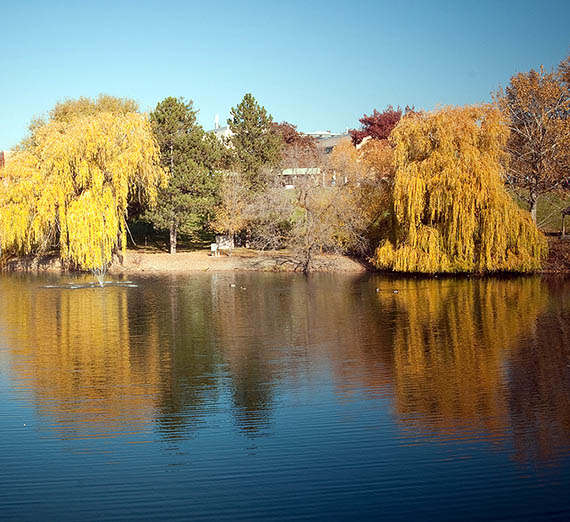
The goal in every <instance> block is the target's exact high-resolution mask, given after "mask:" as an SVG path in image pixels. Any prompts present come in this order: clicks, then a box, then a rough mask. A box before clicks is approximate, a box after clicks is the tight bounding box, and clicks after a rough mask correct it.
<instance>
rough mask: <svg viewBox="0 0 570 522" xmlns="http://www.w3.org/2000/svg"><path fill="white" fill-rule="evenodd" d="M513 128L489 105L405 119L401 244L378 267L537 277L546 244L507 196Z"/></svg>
mask: <svg viewBox="0 0 570 522" xmlns="http://www.w3.org/2000/svg"><path fill="white" fill-rule="evenodd" d="M508 134H509V131H508V129H507V127H506V126H505V125H504V124H503V121H502V115H501V113H500V111H499V110H497V109H495V108H493V107H490V106H481V107H458V108H445V109H442V110H439V111H436V112H432V113H423V114H418V115H414V116H411V117H409V118H404V119H403V120H402V121H401V122H400V124H399V125H398V126H397V127H396V128H395V129H394V130H393V131H392V135H391V138H390V139H391V141H392V142H393V144H394V145H395V152H394V162H395V166H396V177H395V182H394V210H395V215H396V219H397V235H396V240H395V242H392V241H385V242H384V243H383V244H381V245H380V247H379V248H378V250H377V252H376V255H375V262H376V264H377V266H378V267H379V268H383V269H392V270H395V271H399V272H426V273H434V272H496V271H516V272H531V271H534V270H537V269H539V268H540V266H541V263H542V260H543V259H544V256H545V254H546V250H547V247H546V241H545V238H544V236H543V235H542V234H541V233H540V232H539V231H538V230H537V228H536V226H535V225H534V223H533V222H532V220H531V218H530V214H528V213H527V212H526V211H524V210H522V209H520V208H519V207H518V206H517V205H516V203H515V202H514V201H513V200H512V199H511V197H510V196H509V195H508V193H507V192H506V191H505V187H504V182H503V170H502V165H503V155H504V146H505V144H506V142H507V139H508Z"/></svg>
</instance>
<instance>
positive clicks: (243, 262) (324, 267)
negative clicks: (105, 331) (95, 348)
mask: <svg viewBox="0 0 570 522" xmlns="http://www.w3.org/2000/svg"><path fill="white" fill-rule="evenodd" d="M548 243H549V247H550V248H549V255H548V259H547V260H546V263H545V265H544V268H543V270H542V273H546V274H552V273H570V238H566V239H560V238H559V237H554V236H551V237H549V238H548ZM5 269H7V270H18V271H20V270H24V271H49V272H60V271H61V263H60V261H59V258H58V257H57V256H55V255H52V256H43V257H31V256H28V257H22V258H18V259H12V260H9V261H8V262H7V263H6V266H5ZM368 269H370V267H367V266H365V265H364V264H363V263H359V262H357V261H355V260H353V259H351V258H349V257H346V256H338V255H322V256H318V257H317V258H316V260H315V265H314V270H315V271H317V272H364V271H366V270H368ZM232 270H241V271H247V270H250V271H251V270H256V271H262V272H292V271H299V270H300V267H299V266H298V264H297V263H295V262H294V261H293V259H292V257H291V255H289V254H288V253H287V252H286V251H279V252H260V251H255V250H247V249H241V248H240V249H236V250H234V252H233V254H232V255H231V256H226V255H222V256H220V257H212V256H211V255H210V252H209V251H207V250H199V251H193V252H179V253H177V254H175V255H170V254H167V253H163V252H148V251H137V250H129V251H127V253H126V255H125V257H124V259H123V264H122V265H121V264H120V263H119V262H118V261H115V262H114V263H113V265H112V266H111V268H110V269H109V272H110V273H112V274H138V273H147V274H152V273H182V272H192V271H202V272H206V271H211V272H218V271H232Z"/></svg>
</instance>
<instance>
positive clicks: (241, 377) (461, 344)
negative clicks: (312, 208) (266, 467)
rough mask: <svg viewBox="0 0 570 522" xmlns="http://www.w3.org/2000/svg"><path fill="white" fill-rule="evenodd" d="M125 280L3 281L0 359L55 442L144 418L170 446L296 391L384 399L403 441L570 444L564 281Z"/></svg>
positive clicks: (130, 429)
mask: <svg viewBox="0 0 570 522" xmlns="http://www.w3.org/2000/svg"><path fill="white" fill-rule="evenodd" d="M48 283H49V281H48ZM52 283H53V282H52ZM79 283H81V281H79ZM136 283H137V285H138V286H134V285H128V286H127V285H125V286H121V285H114V286H111V285H110V286H108V287H106V288H104V289H97V288H79V289H75V290H73V291H69V290H65V289H57V288H41V287H42V286H46V280H45V279H42V278H30V277H25V276H17V275H14V276H5V277H2V278H0V296H1V297H0V300H1V301H0V305H1V310H2V311H1V313H0V355H1V356H2V359H3V360H4V361H5V362H4V364H7V365H8V367H9V371H10V375H11V377H12V378H13V379H14V380H15V381H17V383H18V384H19V386H20V387H21V389H23V390H29V391H31V393H33V397H34V403H35V405H36V407H37V409H38V410H39V412H40V413H41V414H42V415H44V416H47V417H48V418H49V419H51V422H52V426H53V427H54V429H56V430H58V433H60V434H61V436H63V437H65V438H76V437H94V436H97V437H101V436H106V437H110V436H113V437H119V436H125V434H129V433H140V432H150V431H153V430H154V431H156V432H157V433H158V434H159V436H160V437H161V438H162V439H164V440H168V441H174V442H175V441H177V440H184V439H187V438H189V437H193V436H194V434H196V433H198V431H199V430H200V429H201V427H203V426H207V425H209V424H211V423H219V422H222V423H223V422H227V421H228V419H231V422H232V424H233V425H234V426H235V428H232V429H236V430H238V431H239V432H241V433H243V434H245V435H246V436H247V437H253V438H255V437H260V436H265V435H269V434H271V433H272V431H271V430H272V426H273V424H274V417H275V416H276V415H277V412H279V408H280V406H281V404H282V403H283V401H285V400H286V398H287V400H288V401H289V404H290V403H295V401H297V403H303V399H302V398H298V399H295V397H296V396H300V395H303V394H304V395H303V397H306V396H310V397H316V396H319V397H320V396H322V397H326V400H331V397H332V398H333V399H332V400H336V401H343V402H347V401H348V402H350V401H352V400H353V399H356V398H358V399H361V398H362V397H364V398H366V399H368V400H384V399H386V400H387V401H388V404H389V405H390V408H391V412H392V415H393V416H394V417H395V419H396V421H397V422H398V425H399V429H400V430H402V431H403V432H404V433H405V434H407V436H410V437H415V436H418V435H419V436H429V437H438V438H441V439H442V440H444V439H456V440H457V439H461V438H462V437H466V436H468V437H474V436H475V435H474V434H476V436H477V437H479V438H483V439H484V438H487V439H489V440H491V441H494V443H495V442H496V441H506V442H509V441H510V443H512V444H513V445H514V447H515V448H516V456H517V458H519V459H521V460H533V459H555V458H556V456H557V455H558V454H560V453H561V452H564V451H568V447H569V445H570V394H569V390H570V345H569V340H568V339H569V336H568V334H569V333H570V332H569V330H570V327H569V325H570V306H569V305H568V302H567V300H566V299H565V295H567V293H568V291H569V290H570V284H569V282H568V281H564V280H557V281H555V282H550V283H549V282H548V281H547V282H544V281H542V280H541V279H540V278H517V279H459V280H453V279H447V280H441V281H438V280H427V279H426V280H413V279H407V280H390V279H386V278H382V277H379V276H366V277H361V276H344V275H336V276H335V275H319V276H312V277H310V278H304V277H301V276H296V275H291V274H225V275H224V274H214V275H211V274H199V275H195V276H191V277H169V278H155V279H154V278H147V279H144V278H143V279H138V280H137V281H136ZM395 289H397V293H395V292H394V290H395ZM291 397H293V399H291ZM323 400H325V399H323ZM306 402H307V401H305V403H306ZM313 407H315V408H317V409H318V405H317V406H315V405H313ZM466 434H467V435H466Z"/></svg>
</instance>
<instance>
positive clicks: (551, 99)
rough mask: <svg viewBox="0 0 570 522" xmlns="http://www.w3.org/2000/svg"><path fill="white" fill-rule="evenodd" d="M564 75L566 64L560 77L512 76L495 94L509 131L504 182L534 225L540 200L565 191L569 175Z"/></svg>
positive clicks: (534, 73) (546, 74) (569, 127)
mask: <svg viewBox="0 0 570 522" xmlns="http://www.w3.org/2000/svg"><path fill="white" fill-rule="evenodd" d="M563 75H564V64H561V65H560V74H556V73H554V72H547V71H546V70H545V69H544V68H543V67H541V68H540V70H538V71H535V70H531V71H529V72H528V73H519V74H516V75H515V76H513V77H512V78H511V81H510V83H509V85H508V86H507V87H506V88H505V89H504V90H503V89H501V90H499V91H498V92H497V93H495V99H496V101H497V103H498V105H499V107H500V109H501V110H502V111H503V114H504V117H505V120H506V121H507V124H508V126H509V128H510V131H511V132H510V135H509V139H508V141H507V151H508V152H509V155H510V157H509V166H508V175H509V178H508V179H509V181H510V183H511V184H512V185H513V187H514V188H515V190H517V193H518V196H519V197H520V198H521V199H523V200H524V201H526V202H527V203H528V205H529V207H530V210H531V214H532V215H533V219H534V220H535V222H536V209H537V200H538V198H539V197H540V196H541V195H542V194H545V193H547V192H550V191H552V190H555V189H559V188H561V187H563V186H564V184H565V183H566V182H567V180H568V173H569V171H570V119H569V118H568V113H569V112H570V96H569V93H568V90H567V88H566V87H565V86H564V85H563ZM561 80H562V81H561Z"/></svg>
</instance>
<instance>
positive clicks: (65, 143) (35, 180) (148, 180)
mask: <svg viewBox="0 0 570 522" xmlns="http://www.w3.org/2000/svg"><path fill="white" fill-rule="evenodd" d="M82 107H83V106H82ZM165 181H166V174H165V172H164V171H163V170H162V169H161V168H160V166H159V152H158V148H157V145H156V142H155V140H154V137H153V134H152V130H151V127H150V123H149V121H148V119H147V118H146V116H144V115H142V114H138V113H136V112H128V111H114V112H111V111H109V110H104V111H103V112H97V111H95V112H91V113H88V114H86V113H85V111H84V110H83V108H82V110H80V111H77V112H76V114H75V115H74V116H73V115H72V114H70V112H69V111H68V112H66V114H65V118H56V117H54V115H52V118H51V120H50V121H49V122H48V123H43V124H40V125H37V126H35V127H34V128H33V134H32V137H31V138H30V139H28V140H26V141H25V142H24V144H23V146H22V147H20V150H18V151H17V152H16V153H15V154H14V156H12V157H11V160H10V161H9V162H8V163H7V165H6V167H5V168H4V169H3V170H2V171H0V241H1V243H2V249H3V252H4V253H6V252H8V253H12V254H16V255H22V254H30V253H37V252H41V251H42V250H45V249H47V248H51V247H52V246H54V245H55V246H57V247H58V249H59V252H60V257H61V259H62V260H63V261H64V263H65V264H66V265H67V266H73V267H76V268H80V269H83V270H90V269H97V268H102V267H104V266H106V265H108V264H109V263H110V262H111V259H112V254H113V251H114V250H115V249H117V247H120V248H121V249H123V250H124V249H125V246H126V217H127V205H128V203H129V201H131V200H133V199H138V200H140V201H145V202H147V203H150V204H152V203H153V202H154V200H155V199H156V193H157V188H158V186H159V185H160V184H161V183H164V182H165Z"/></svg>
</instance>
